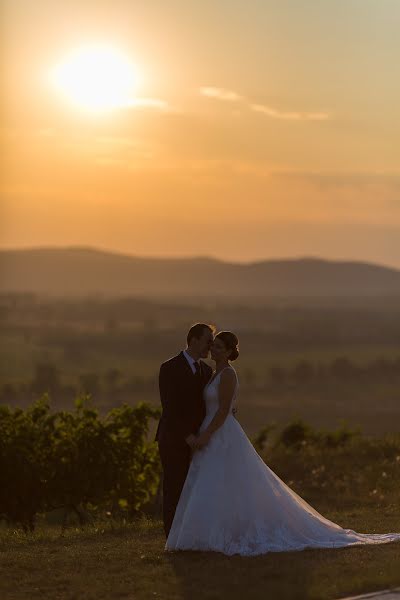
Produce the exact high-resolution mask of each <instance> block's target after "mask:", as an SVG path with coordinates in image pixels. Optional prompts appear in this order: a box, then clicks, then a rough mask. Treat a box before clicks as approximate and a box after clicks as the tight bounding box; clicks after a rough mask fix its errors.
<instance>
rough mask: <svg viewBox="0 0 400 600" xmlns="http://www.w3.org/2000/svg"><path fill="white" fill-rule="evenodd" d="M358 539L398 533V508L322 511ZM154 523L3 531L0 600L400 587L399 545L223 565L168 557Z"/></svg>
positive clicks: (274, 595)
mask: <svg viewBox="0 0 400 600" xmlns="http://www.w3.org/2000/svg"><path fill="white" fill-rule="evenodd" d="M324 514H325V516H327V517H328V518H330V519H332V520H335V521H336V522H338V523H340V524H341V525H343V526H344V527H351V528H353V529H356V530H358V531H362V532H371V533H374V532H377V533H378V532H393V531H400V519H399V515H398V509H397V507H395V506H392V507H390V506H388V507H386V508H384V509H380V510H379V512H378V511H377V510H376V509H373V508H371V507H368V508H366V507H360V508H355V509H353V510H352V511H341V512H330V513H328V512H325V513H324ZM164 543H165V539H164V535H163V530H162V524H161V522H160V521H151V520H145V519H143V520H141V521H138V522H136V523H133V524H126V525H120V524H117V523H113V522H109V521H108V522H106V523H102V522H100V521H99V522H98V523H97V524H96V525H91V526H90V527H89V526H88V527H86V528H85V529H83V530H80V529H77V528H76V527H75V526H72V527H69V528H68V529H67V531H66V533H65V535H64V536H63V537H60V529H59V528H58V527H55V526H50V525H48V524H46V523H45V522H44V521H43V522H42V523H40V524H39V525H38V528H37V530H36V531H35V532H34V533H33V534H27V535H26V534H23V533H21V532H20V531H14V530H13V529H12V528H5V527H4V528H3V529H0V569H1V572H2V573H3V577H2V578H1V581H0V598H1V600H22V599H28V598H29V600H31V599H35V598H37V599H39V598H40V599H41V600H47V599H49V600H50V599H51V600H75V599H78V598H79V600H110V599H113V600H114V599H119V598H120V599H127V600H133V599H134V600H145V599H146V600H147V599H149V598H162V599H163V600H189V599H190V600H200V599H201V600H211V599H217V598H218V599H225V598H229V599H230V600H236V599H237V600H239V599H240V600H243V599H244V598H245V599H246V600H255V599H267V598H270V599H272V600H275V599H279V600H286V599H289V598H290V599H293V598H296V600H301V599H302V598H307V599H311V600H312V599H315V600H325V599H326V600H328V599H336V598H340V597H342V596H346V595H351V594H360V593H363V592H371V591H375V590H380V589H385V588H388V587H394V586H398V585H400V569H399V565H400V545H399V544H398V543H394V544H385V545H380V546H364V547H352V548H340V549H330V550H305V551H302V552H288V553H270V554H267V555H264V556H260V557H254V558H245V557H239V556H234V557H226V556H224V555H222V554H217V553H203V552H179V553H172V554H171V553H164V551H163V548H164Z"/></svg>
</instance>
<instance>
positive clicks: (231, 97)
mask: <svg viewBox="0 0 400 600" xmlns="http://www.w3.org/2000/svg"><path fill="white" fill-rule="evenodd" d="M200 94H201V95H202V96H206V97H208V98H215V99H216V100H223V101H227V102H242V103H243V104H244V105H245V106H247V108H249V109H250V110H252V111H254V112H258V113H261V114H263V115H265V116H267V117H270V118H271V119H282V120H287V121H326V120H328V119H330V118H331V117H332V115H331V114H330V113H328V112H326V111H319V112H300V111H283V110H279V109H277V108H273V107H272V106H266V105H265V104H254V103H252V102H249V101H248V100H246V99H245V98H244V97H243V96H241V95H240V94H238V93H237V92H234V91H232V90H227V89H225V88H218V87H207V86H205V87H201V88H200Z"/></svg>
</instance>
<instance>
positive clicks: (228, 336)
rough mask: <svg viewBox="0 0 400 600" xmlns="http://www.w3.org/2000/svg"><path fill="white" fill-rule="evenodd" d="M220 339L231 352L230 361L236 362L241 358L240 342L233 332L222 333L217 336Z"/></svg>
mask: <svg viewBox="0 0 400 600" xmlns="http://www.w3.org/2000/svg"><path fill="white" fill-rule="evenodd" d="M215 337H216V338H218V339H220V340H221V341H222V342H223V344H224V346H225V348H226V349H227V350H231V353H230V355H229V356H228V360H236V359H237V358H238V356H239V340H238V338H237V337H236V335H235V334H234V333H232V331H220V332H219V333H217V335H216V336H215Z"/></svg>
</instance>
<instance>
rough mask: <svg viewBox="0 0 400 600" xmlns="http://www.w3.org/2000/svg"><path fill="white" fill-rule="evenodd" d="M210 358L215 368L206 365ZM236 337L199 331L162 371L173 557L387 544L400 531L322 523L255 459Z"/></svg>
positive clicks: (167, 524)
mask: <svg viewBox="0 0 400 600" xmlns="http://www.w3.org/2000/svg"><path fill="white" fill-rule="evenodd" d="M210 352H211V358H212V360H213V361H214V362H215V370H214V371H213V369H212V368H211V367H210V366H209V365H207V363H205V362H204V361H203V360H201V359H202V358H203V359H206V358H208V355H209V353H210ZM238 356H239V351H238V338H237V336H236V335H235V334H234V333H232V332H230V331H221V332H219V333H218V334H216V335H215V329H214V327H212V326H211V325H207V324H205V323H197V324H195V325H193V327H191V328H190V330H189V332H188V334H187V347H186V349H185V350H182V351H181V352H180V353H179V354H177V355H176V356H174V357H173V358H170V359H169V360H167V361H166V362H164V363H163V364H162V365H161V368H160V374H159V387H160V398H161V405H162V415H161V419H160V422H159V424H158V429H157V434H156V441H157V442H158V447H159V452H160V458H161V464H162V468H163V520H164V529H165V535H166V538H167V541H166V544H165V550H167V551H176V550H203V551H215V552H222V553H223V554H226V555H233V554H239V555H242V556H254V555H258V554H265V553H267V552H281V551H288V550H302V549H304V548H335V547H337V548H338V547H344V546H350V545H359V544H381V543H385V542H392V541H398V540H400V533H393V534H362V533H357V532H355V531H353V530H351V529H343V528H342V527H340V526H339V525H336V524H335V523H333V522H332V521H329V520H328V519H326V518H324V517H323V516H322V515H321V514H320V513H318V512H317V511H316V510H314V509H313V508H312V507H311V506H310V505H309V504H307V502H305V501H304V500H303V499H302V498H300V496H298V495H297V494H296V493H295V492H294V491H293V490H291V489H290V488H289V487H288V486H287V485H286V484H285V483H284V482H283V481H282V480H281V479H279V477H278V476H277V475H276V474H275V473H274V472H273V471H272V470H271V469H270V468H269V467H268V466H267V465H266V464H265V463H264V461H263V460H262V458H261V457H260V456H259V455H258V454H257V452H256V450H255V449H254V447H253V445H252V444H251V442H250V440H249V439H248V437H247V435H246V434H245V432H244V430H243V429H242V427H241V426H240V424H239V421H238V420H237V419H236V417H235V413H236V407H235V403H236V399H237V395H238V387H239V383H238V377H237V374H236V371H235V369H234V368H233V367H232V365H231V361H233V360H235V359H237V358H238Z"/></svg>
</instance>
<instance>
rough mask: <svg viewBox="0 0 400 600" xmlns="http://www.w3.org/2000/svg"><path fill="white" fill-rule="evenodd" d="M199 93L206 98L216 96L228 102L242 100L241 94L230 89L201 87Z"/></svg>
mask: <svg viewBox="0 0 400 600" xmlns="http://www.w3.org/2000/svg"><path fill="white" fill-rule="evenodd" d="M200 94H201V95H202V96H207V97H208V98H217V100H226V101H228V102H238V101H239V100H242V96H240V95H239V94H237V93H236V92H232V91H231V90H225V89H224V88H217V87H201V88H200Z"/></svg>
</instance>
